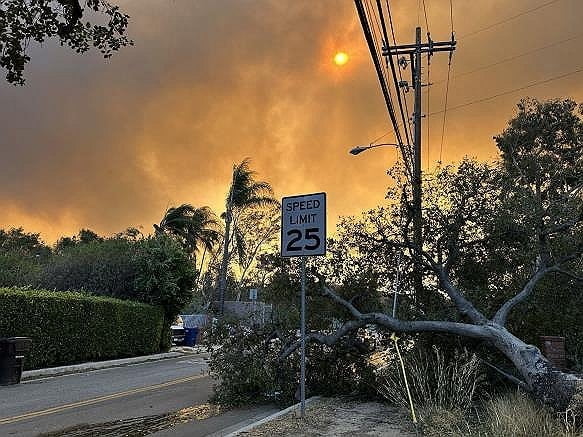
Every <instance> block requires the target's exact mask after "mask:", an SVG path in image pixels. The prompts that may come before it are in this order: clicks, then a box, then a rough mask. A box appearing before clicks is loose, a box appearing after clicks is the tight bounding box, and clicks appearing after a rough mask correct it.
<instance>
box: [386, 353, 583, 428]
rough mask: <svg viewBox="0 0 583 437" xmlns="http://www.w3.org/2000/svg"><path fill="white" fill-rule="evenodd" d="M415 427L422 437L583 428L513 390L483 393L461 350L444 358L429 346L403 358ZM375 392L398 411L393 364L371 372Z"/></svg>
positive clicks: (477, 371) (480, 376)
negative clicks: (416, 424)
mask: <svg viewBox="0 0 583 437" xmlns="http://www.w3.org/2000/svg"><path fill="white" fill-rule="evenodd" d="M405 368H406V371H407V379H408V381H409V385H410V388H411V395H412V398H413V404H414V405H415V409H416V410H417V416H418V419H419V425H420V429H421V430H422V431H423V435H425V436H428V437H441V436H452V437H547V436H548V437H577V436H579V437H583V427H577V426H576V425H575V423H574V422H575V421H574V418H573V417H572V416H569V415H568V414H557V413H555V412H553V411H552V410H551V409H549V408H547V407H545V406H543V405H541V404H540V403H539V402H537V401H535V400H534V399H532V398H531V397H530V396H529V395H528V394H526V393H524V392H522V391H520V390H517V391H511V392H503V393H498V394H495V395H494V394H488V393H486V390H485V388H486V384H485V383H484V381H485V378H484V373H483V369H482V368H481V366H480V362H479V360H478V359H477V358H476V356H475V355H473V354H470V353H468V352H467V351H458V352H455V353H453V354H449V355H448V356H446V355H445V354H444V353H443V352H442V351H440V350H439V349H438V348H436V347H435V346H434V347H432V348H431V349H423V348H419V349H413V350H412V351H410V352H409V353H408V354H407V356H406V357H405ZM377 390H378V392H379V394H380V395H381V396H383V397H384V398H385V399H386V400H387V401H388V402H389V403H390V404H393V405H395V406H399V407H401V408H403V409H408V408H409V401H408V397H407V393H406V390H405V385H404V381H403V377H402V374H401V371H400V369H399V367H398V363H396V362H395V361H394V360H393V361H391V362H389V364H388V365H386V366H384V367H383V368H381V369H380V370H379V371H378V373H377Z"/></svg>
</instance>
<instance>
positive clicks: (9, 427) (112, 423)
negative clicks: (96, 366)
mask: <svg viewBox="0 0 583 437" xmlns="http://www.w3.org/2000/svg"><path fill="white" fill-rule="evenodd" d="M212 384H213V381H212V379H211V378H210V377H209V376H208V374H207V364H206V362H205V360H204V359H203V358H200V357H194V356H193V357H188V356H185V357H180V358H174V359H168V360H162V361H157V362H153V363H143V364H136V365H131V366H126V367H118V368H111V369H103V370H96V371H92V372H87V373H80V374H74V375H66V376H59V377H54V378H46V379H41V380H36V381H29V382H24V383H22V384H20V385H15V386H8V387H0V436H18V437H27V436H31V437H32V436H39V435H45V434H46V435H50V436H54V437H61V436H71V437H81V436H97V435H99V436H112V437H114V436H146V435H151V434H154V433H156V435H168V436H171V435H182V434H184V435H189V436H205V435H208V434H212V433H217V432H218V433H219V435H220V430H222V429H226V428H232V427H233V426H234V425H236V424H238V423H244V422H245V421H249V420H252V419H253V418H256V417H261V416H264V415H267V414H269V413H271V412H272V411H274V410H275V409H274V408H272V407H259V408H249V409H241V410H233V411H221V410H219V409H218V408H217V407H215V406H212V405H209V404H208V398H209V396H210V395H211V393H212Z"/></svg>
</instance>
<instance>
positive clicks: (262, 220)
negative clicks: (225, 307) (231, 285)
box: [235, 204, 281, 300]
mask: <svg viewBox="0 0 583 437" xmlns="http://www.w3.org/2000/svg"><path fill="white" fill-rule="evenodd" d="M280 221H281V215H280V211H279V205H277V204H275V205H272V206H269V207H267V208H263V209H251V210H248V211H245V212H243V213H242V214H240V216H239V217H238V219H237V233H236V235H237V239H236V244H235V246H236V248H235V249H236V250H235V251H236V253H237V255H238V256H237V265H238V272H237V273H238V274H237V278H236V280H237V285H236V289H237V300H240V299H241V293H242V291H243V287H244V286H246V285H249V284H250V283H253V282H256V279H257V278H254V277H253V276H254V274H255V273H258V272H257V269H256V267H257V259H258V256H259V255H261V254H264V253H267V252H271V253H274V252H277V250H278V248H277V247H276V244H277V239H278V235H279V229H280Z"/></svg>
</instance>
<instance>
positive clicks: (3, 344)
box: [0, 337, 32, 385]
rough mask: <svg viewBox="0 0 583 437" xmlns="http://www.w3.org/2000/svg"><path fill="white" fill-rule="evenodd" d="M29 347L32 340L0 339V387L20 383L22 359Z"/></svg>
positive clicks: (25, 338)
mask: <svg viewBox="0 0 583 437" xmlns="http://www.w3.org/2000/svg"><path fill="white" fill-rule="evenodd" d="M31 346H32V340H31V339H30V338H28V337H11V338H0V385H12V384H18V383H19V382H20V378H21V377H22V368H23V366H24V357H25V356H26V354H27V353H28V352H29V351H30V348H31Z"/></svg>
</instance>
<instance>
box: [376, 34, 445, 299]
mask: <svg viewBox="0 0 583 437" xmlns="http://www.w3.org/2000/svg"><path fill="white" fill-rule="evenodd" d="M455 47H456V41H455V39H454V35H453V33H452V35H451V40H450V41H433V40H432V39H431V36H430V34H429V33H427V42H426V43H423V42H422V41H421V28H420V27H417V28H416V29H415V44H405V45H397V46H392V47H391V46H389V44H388V41H385V44H384V47H383V53H382V54H383V56H384V57H385V58H387V61H388V63H389V64H394V61H393V60H392V57H393V56H397V58H398V57H399V56H405V58H404V59H405V61H406V59H407V58H406V56H407V55H409V63H410V64H411V76H412V77H411V79H412V87H413V89H414V90H415V104H414V113H413V117H412V118H413V129H414V132H413V141H414V144H413V169H412V170H413V177H412V181H411V185H412V190H411V191H412V195H413V243H414V244H415V246H416V247H418V248H422V247H423V214H422V209H421V202H422V189H421V187H422V179H421V118H422V114H421V108H422V106H421V87H423V86H428V85H430V84H423V83H422V76H421V55H422V54H423V53H427V55H428V56H433V53H434V52H444V51H447V52H449V53H450V56H451V53H452V52H453V51H454V50H455ZM397 61H398V60H397ZM402 64H403V61H401V62H398V65H402ZM398 86H399V87H407V86H408V84H407V83H406V82H405V83H403V82H400V83H399V84H398ZM397 92H398V93H400V90H399V89H397ZM413 287H414V289H415V294H416V296H417V297H420V296H421V295H423V274H422V269H421V266H420V265H419V263H415V264H414V271H413Z"/></svg>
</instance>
